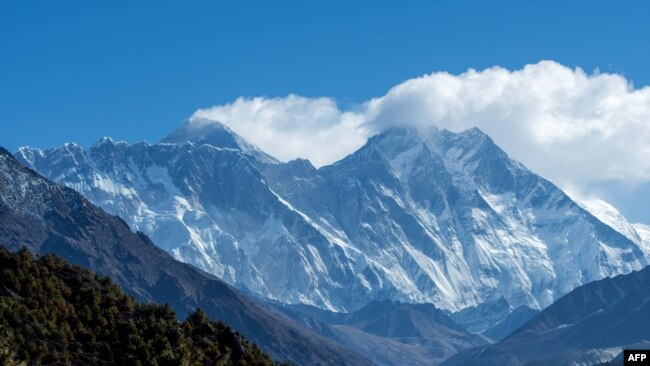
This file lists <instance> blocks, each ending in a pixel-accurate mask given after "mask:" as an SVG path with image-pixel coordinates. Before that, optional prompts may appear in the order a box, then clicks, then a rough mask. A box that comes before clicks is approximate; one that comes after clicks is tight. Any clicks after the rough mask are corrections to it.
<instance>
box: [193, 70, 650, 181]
mask: <svg viewBox="0 0 650 366" xmlns="http://www.w3.org/2000/svg"><path fill="white" fill-rule="evenodd" d="M193 118H207V119H211V120H217V121H220V122H222V123H224V124H226V125H228V126H229V127H230V128H231V129H233V130H234V131H236V132H237V133H239V134H241V135H242V136H243V137H244V138H246V139H248V140H249V141H250V142H252V143H253V144H255V145H257V146H259V147H260V148H262V149H263V150H265V151H267V152H269V153H270V154H272V155H274V156H276V157H278V158H280V159H282V160H288V159H291V158H296V157H304V158H308V159H310V160H311V161H312V162H313V163H314V164H315V165H316V166H320V165H324V164H328V163H332V162H334V161H336V160H338V159H340V158H342V157H343V156H345V155H346V154H348V153H351V152H353V151H354V150H355V149H357V148H358V147H360V146H361V145H362V144H363V143H364V142H365V140H366V139H367V137H369V136H370V135H371V134H373V133H376V132H379V131H381V130H383V129H385V128H388V127H390V126H399V125H405V124H411V125H415V126H429V125H434V126H437V127H439V128H447V129H449V130H452V131H460V130H464V129H466V128H469V127H473V126H477V127H479V128H480V129H482V130H483V131H484V132H486V133H487V134H489V135H490V136H491V137H492V138H493V139H494V141H495V142H496V143H497V144H498V145H499V146H501V147H502V148H503V149H504V150H505V151H506V152H508V153H509V154H510V155H511V156H512V157H514V158H515V159H517V160H519V161H521V162H523V163H524V164H525V165H527V166H528V167H530V168H531V169H533V170H534V171H536V172H538V173H540V174H541V175H543V176H545V177H547V178H549V179H551V180H552V181H554V182H556V183H557V184H559V185H560V186H563V187H571V186H574V187H580V186H586V185H587V184H589V183H592V182H595V181H602V180H621V181H625V182H628V183H631V184H635V183H639V182H648V181H650V87H647V86H646V87H644V88H641V89H634V88H633V86H632V85H631V83H630V82H628V80H626V79H625V77H623V76H621V75H616V74H606V73H594V74H593V75H589V74H586V73H585V72H584V71H582V70H581V69H570V68H568V67H565V66H562V65H560V64H558V63H555V62H552V61H542V62H540V63H537V64H534V65H528V66H526V67H524V68H523V69H521V70H515V71H509V70H506V69H503V68H500V67H493V68H489V69H486V70H483V71H475V70H469V71H467V72H465V73H463V74H461V75H452V74H449V73H446V72H436V73H432V74H430V75H425V76H422V77H419V78H415V79H411V80H407V81H405V82H404V83H401V84H399V85H397V86H395V87H393V88H392V89H391V90H389V91H388V93H387V94H386V95H384V96H381V97H378V98H374V99H372V100H369V101H367V102H365V103H363V104H362V105H361V106H359V107H358V108H357V109H356V110H352V111H343V110H341V109H340V108H339V107H338V106H337V104H336V103H335V101H334V100H332V99H330V98H316V99H313V98H305V97H300V96H295V95H290V96H288V97H285V98H272V99H268V98H253V99H244V98H240V99H238V100H236V101H235V102H233V103H231V104H226V105H221V106H215V107H211V108H208V109H203V110H199V111H197V112H196V113H195V114H194V116H193Z"/></svg>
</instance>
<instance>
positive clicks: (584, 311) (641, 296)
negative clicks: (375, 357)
mask: <svg viewBox="0 0 650 366" xmlns="http://www.w3.org/2000/svg"><path fill="white" fill-rule="evenodd" d="M649 329H650V267H646V268H644V269H642V270H640V271H635V272H632V273H629V274H626V275H620V276H617V277H614V278H606V279H603V280H600V281H595V282H592V283H589V284H586V285H584V286H581V287H579V288H576V289H575V290H573V291H571V292H570V293H568V294H567V295H565V296H563V297H561V298H560V299H559V300H557V301H556V302H555V303H553V304H552V305H551V306H549V307H548V308H546V309H544V310H543V311H542V312H541V313H539V314H538V315H536V316H535V317H533V318H532V319H531V320H529V321H528V322H526V323H525V324H524V325H523V326H521V327H520V328H519V329H517V330H516V331H515V332H513V333H512V334H510V335H509V336H507V337H506V338H505V339H503V340H502V341H501V342H499V343H497V344H494V345H489V346H483V347H479V348H475V349H471V350H467V351H464V352H461V353H459V354H457V355H455V356H453V357H451V358H450V359H449V360H448V361H446V362H444V363H443V365H486V366H490V365H495V366H496V365H499V366H508V365H513V366H514V365H592V364H599V363H603V362H608V361H610V360H612V359H614V357H615V356H616V355H618V354H620V353H621V352H622V351H623V349H643V346H647V343H648V341H650V331H649ZM641 344H643V346H641V348H635V347H640V345H641ZM616 364H617V363H616ZM620 364H622V363H620Z"/></svg>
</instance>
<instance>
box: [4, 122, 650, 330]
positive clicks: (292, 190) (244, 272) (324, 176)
mask: <svg viewBox="0 0 650 366" xmlns="http://www.w3.org/2000/svg"><path fill="white" fill-rule="evenodd" d="M16 157H17V158H18V159H19V160H20V161H21V163H23V164H24V165H25V166H27V167H29V168H31V169H34V170H35V171H38V172H39V173H41V174H43V175H44V176H46V177H48V178H50V179H52V180H53V181H55V182H57V183H59V184H62V185H64V186H68V187H71V188H73V189H75V190H76V191H78V192H80V193H82V194H84V195H85V196H86V197H88V199H90V200H91V201H92V202H93V203H95V204H97V205H98V206H100V207H102V208H103V209H105V210H106V211H108V212H109V213H111V214H115V215H118V216H120V217H122V218H123V219H124V220H125V221H126V222H127V223H128V224H129V225H130V226H131V227H133V228H134V229H136V230H139V231H142V232H144V233H146V234H147V235H148V236H150V237H151V238H152V239H153V242H155V243H156V244H157V245H159V246H160V247H161V248H163V249H164V250H165V251H167V252H169V253H170V254H171V255H172V256H173V257H174V258H176V259H178V260H180V261H183V262H185V263H189V264H192V265H194V266H196V267H198V268H200V269H203V270H205V271H207V272H209V273H212V274H214V275H215V276H217V277H219V278H220V279H222V280H224V281H225V282H227V283H229V284H231V285H233V286H235V287H237V288H240V289H243V290H246V291H250V292H251V293H253V294H256V295H257V296H260V297H262V298H266V299H270V300H274V301H279V302H281V303H285V304H306V305H312V306H316V307H320V308H322V309H327V310H331V311H354V310H358V309H360V308H362V307H363V306H365V305H366V304H368V303H370V302H371V301H374V300H394V301H402V302H410V303H431V304H434V305H435V306H436V307H438V308H440V309H443V310H446V311H449V312H458V311H461V310H463V309H467V308H471V307H480V306H483V305H485V304H491V303H494V302H498V301H501V300H502V299H503V300H505V301H506V302H507V306H508V309H516V308H518V307H520V306H526V307H528V308H531V309H542V308H544V307H546V306H548V305H550V304H551V303H552V302H553V301H554V300H556V299H557V298H559V297H560V296H562V295H564V294H566V293H567V292H569V291H570V290H572V289H573V288H576V287H577V286H580V285H582V284H585V283H589V282H591V281H594V280H598V279H601V278H604V277H610V276H614V275H617V274H622V273H629V272H630V271H632V270H637V269H640V268H642V267H643V266H645V265H646V264H647V263H648V259H647V255H648V253H649V252H648V246H647V245H646V244H644V243H645V242H643V241H641V240H639V241H635V240H631V239H630V238H629V237H627V236H626V235H624V234H622V233H620V232H618V231H617V230H615V229H614V228H612V226H610V225H608V224H607V223H604V222H603V221H602V220H600V219H598V218H597V217H596V216H594V215H593V214H592V213H590V212H589V211H587V210H586V209H584V208H583V207H582V206H580V205H579V204H578V203H576V202H574V201H573V200H572V199H571V198H570V197H569V196H568V195H566V194H565V193H564V192H562V191H561V190H560V189H559V188H558V187H556V186H555V185H553V184H552V183H551V182H549V181H547V180H545V179H544V178H542V177H540V176H538V175H536V174H534V173H533V172H531V171H530V170H528V169H527V168H525V167H524V166H523V165H521V164H520V163H518V162H516V161H514V160H512V159H510V158H509V157H508V155H507V154H506V153H505V152H504V151H503V150H501V149H500V148H499V147H498V146H497V145H495V144H494V142H493V141H492V140H491V139H490V138H489V137H488V136H487V135H485V134H484V133H482V132H481V131H480V130H478V129H475V128H474V129H470V130H467V131H463V132H460V133H453V132H449V131H446V130H436V129H429V130H424V131H422V130H416V129H415V128H393V129H390V130H388V131H385V132H383V133H381V134H379V135H377V136H375V137H373V138H371V139H370V140H369V141H368V142H367V143H366V145H365V146H363V147H362V148H361V149H359V150H358V151H356V152H354V153H353V154H351V155H349V156H347V157H346V158H344V159H342V160H341V161H339V162H336V163H334V164H332V165H329V166H325V167H321V168H319V169H316V168H314V167H313V166H312V165H311V164H310V163H309V161H306V160H293V161H290V162H287V163H282V162H278V161H276V160H275V159H273V158H271V157H270V156H268V154H265V153H263V152H261V151H260V150H259V149H257V148H255V147H253V146H252V145H251V144H249V143H246V142H245V141H244V140H243V139H242V138H241V137H239V136H237V135H236V134H234V133H233V132H232V131H230V130H229V129H228V128H227V127H225V126H223V125H220V124H218V123H215V122H211V123H207V122H202V123H198V122H187V123H186V124H185V125H184V126H182V127H181V128H180V129H179V130H178V131H175V132H173V133H172V134H170V135H169V136H168V137H167V138H165V139H164V140H163V142H161V143H158V144H153V145H151V144H149V143H146V142H140V143H136V144H133V145H129V144H127V143H124V142H114V141H112V140H111V139H109V138H104V139H102V140H100V141H98V142H97V143H96V144H94V145H93V146H92V147H91V148H89V149H87V150H86V149H83V148H81V147H80V146H78V145H75V144H66V145H64V146H62V147H59V148H54V149H47V150H39V149H35V148H21V149H19V151H18V152H17V153H16ZM495 320H497V319H495ZM479 328H481V329H474V330H475V331H483V330H486V329H485V327H484V326H482V327H479Z"/></svg>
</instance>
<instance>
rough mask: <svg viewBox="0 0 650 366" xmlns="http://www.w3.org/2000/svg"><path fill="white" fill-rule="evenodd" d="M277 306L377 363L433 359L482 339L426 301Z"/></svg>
mask: <svg viewBox="0 0 650 366" xmlns="http://www.w3.org/2000/svg"><path fill="white" fill-rule="evenodd" d="M283 311H285V313H287V314H288V315H290V316H292V317H293V318H294V319H298V320H300V321H301V322H303V323H304V324H306V325H308V326H310V327H312V329H315V330H317V331H319V332H320V333H321V334H323V335H326V336H328V337H330V338H332V339H335V340H337V341H339V342H340V343H342V344H348V345H350V346H351V347H352V348H353V349H355V350H358V351H359V352H361V353H362V354H363V355H365V356H366V357H368V358H370V359H371V360H372V361H374V362H375V363H377V364H378V365H386V366H393V365H394V366H398V365H402V366H411V365H413V366H416V365H437V364H439V363H440V362H442V361H444V360H445V359H447V358H448V357H450V356H452V355H454V354H456V353H457V352H459V351H462V350H465V349H468V348H471V347H476V346H479V345H484V344H486V343H487V340H486V339H485V338H483V337H481V336H477V335H473V334H470V333H468V332H467V331H466V330H465V329H463V328H461V327H460V326H458V325H457V324H456V323H454V321H453V320H452V319H451V318H450V317H449V316H448V315H447V314H445V313H444V312H442V311H441V310H439V309H436V308H435V307H434V306H433V305H431V304H404V303H396V302H392V301H373V302H371V303H370V304H368V305H366V306H364V307H363V308H362V309H359V310H357V311H355V312H353V313H334V312H329V311H327V310H322V309H318V308H314V307H310V306H305V305H296V306H293V307H291V310H287V309H286V308H285V309H284V310H283Z"/></svg>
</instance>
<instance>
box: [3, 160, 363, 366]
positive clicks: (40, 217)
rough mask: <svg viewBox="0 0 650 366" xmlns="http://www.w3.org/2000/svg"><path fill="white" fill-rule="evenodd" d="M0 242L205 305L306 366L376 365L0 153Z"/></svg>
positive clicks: (129, 287)
mask: <svg viewBox="0 0 650 366" xmlns="http://www.w3.org/2000/svg"><path fill="white" fill-rule="evenodd" d="M0 245H2V246H4V247H6V248H7V249H9V250H12V251H17V250H18V249H20V248H21V247H23V246H24V247H27V248H28V249H30V250H31V251H32V252H35V253H38V254H47V253H53V254H57V255H59V256H61V257H63V258H64V259H66V260H67V261H68V262H70V263H73V264H77V265H81V266H82V267H85V268H88V269H92V270H93V271H94V272H96V273H99V274H101V275H104V276H110V277H111V278H112V279H113V280H115V281H116V283H117V284H118V285H120V287H121V288H122V289H124V290H125V291H126V292H128V293H129V294H131V295H133V296H135V297H136V298H137V299H139V300H140V301H146V302H150V301H153V302H157V303H168V304H170V305H171V306H172V308H174V309H175V310H176V312H177V313H178V314H179V316H181V317H182V316H185V315H187V314H189V313H190V312H191V311H194V310H195V309H197V308H199V307H200V308H202V309H203V310H204V311H205V313H206V314H208V315H210V316H211V317H212V318H214V319H218V320H222V321H224V322H226V323H227V324H229V325H230V326H232V327H233V328H234V329H236V330H237V331H239V332H241V333H243V334H245V335H246V336H247V337H249V339H251V340H252V341H254V342H255V343H257V344H258V345H260V347H262V348H263V349H264V350H267V351H268V352H269V353H271V355H273V357H274V358H275V359H276V360H279V361H285V360H289V361H293V362H295V363H297V364H300V365H312V364H314V365H349V364H359V365H371V364H372V363H371V362H370V361H368V360H367V359H365V358H363V357H361V356H358V355H357V354H355V353H354V352H352V351H349V350H348V349H346V348H344V347H342V346H340V345H338V344H336V343H335V342H334V341H332V340H330V339H327V338H325V337H323V336H320V335H319V334H317V333H316V332H314V331H312V330H310V329H308V328H306V327H304V326H301V325H300V324H299V323H298V322H296V321H293V320H291V319H290V318H288V317H286V316H283V315H282V314H279V313H277V312H275V311H272V310H269V309H268V308H267V307H265V306H264V305H263V304H261V303H259V302H258V301H256V300H254V299H252V298H250V297H249V296H246V295H244V294H242V293H240V292H239V291H237V290H235V289H233V288H232V287H231V286H229V285H227V284H225V283H223V282H222V281H221V280H219V279H217V278H216V277H214V276H212V275H209V274H207V273H204V272H202V271H200V270H198V269H196V268H194V267H192V266H190V265H187V264H183V263H181V262H178V261H176V260H174V259H173V258H172V257H171V256H170V255H169V254H167V253H166V252H164V251H163V250H161V249H159V248H158V247H156V246H155V245H154V244H153V243H152V242H151V241H150V240H149V238H148V237H147V236H146V235H145V234H142V233H140V232H138V233H134V232H132V231H131V229H130V228H129V226H128V225H127V224H126V223H125V222H124V221H123V220H122V219H120V218H119V217H116V216H112V215H109V214H108V213H106V212H105V211H103V210H102V209H101V208H99V207H96V206H95V205H93V204H92V203H90V202H89V201H88V200H87V199H85V198H84V197H83V196H82V195H81V194H79V193H78V192H76V191H74V190H72V189H70V188H66V187H60V186H59V185H57V184H55V183H53V182H51V181H48V180H47V179H45V178H44V177H42V176H40V175H39V174H37V173H36V172H34V171H31V170H29V169H27V168H25V167H23V166H22V165H21V164H20V163H19V162H18V161H17V160H15V159H14V158H13V157H12V156H11V154H10V153H9V152H8V151H6V150H4V149H2V148H0Z"/></svg>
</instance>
